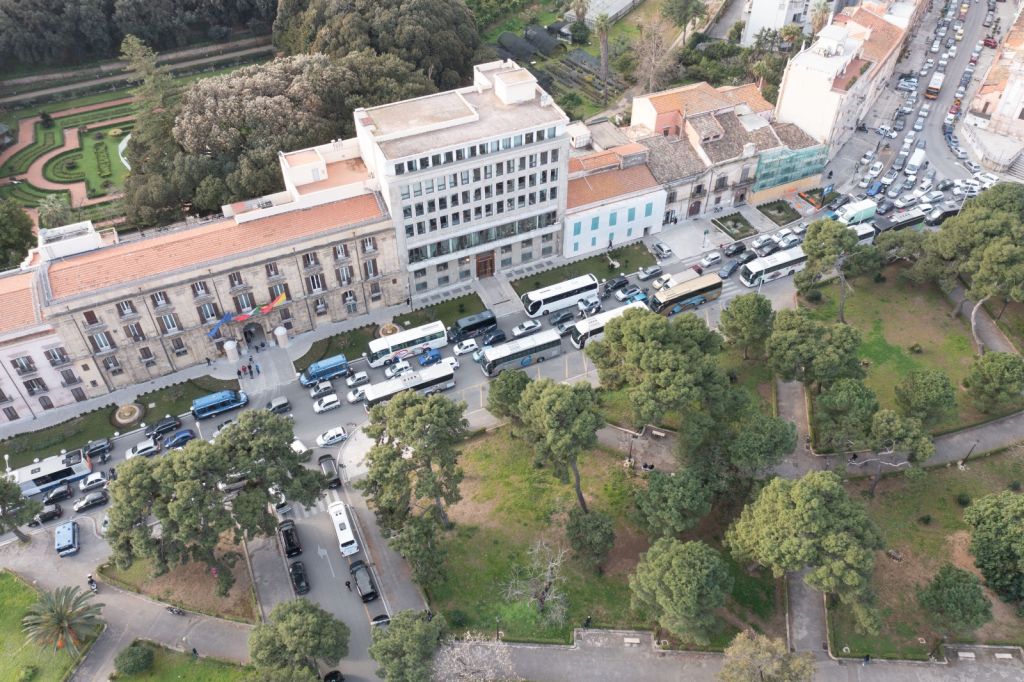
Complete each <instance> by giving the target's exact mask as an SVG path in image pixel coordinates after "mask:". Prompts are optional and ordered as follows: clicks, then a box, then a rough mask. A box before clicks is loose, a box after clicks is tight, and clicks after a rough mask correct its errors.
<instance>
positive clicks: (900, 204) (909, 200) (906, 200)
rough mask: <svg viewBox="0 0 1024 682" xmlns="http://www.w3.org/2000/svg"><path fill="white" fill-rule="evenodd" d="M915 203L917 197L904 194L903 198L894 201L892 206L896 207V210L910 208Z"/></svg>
mask: <svg viewBox="0 0 1024 682" xmlns="http://www.w3.org/2000/svg"><path fill="white" fill-rule="evenodd" d="M916 203H917V197H915V196H914V195H913V194H904V195H903V196H901V197H900V198H899V199H897V200H896V202H895V204H894V205H895V206H896V208H910V207H911V206H913V205H914V204H916Z"/></svg>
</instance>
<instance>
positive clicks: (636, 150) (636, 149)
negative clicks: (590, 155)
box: [608, 142, 647, 156]
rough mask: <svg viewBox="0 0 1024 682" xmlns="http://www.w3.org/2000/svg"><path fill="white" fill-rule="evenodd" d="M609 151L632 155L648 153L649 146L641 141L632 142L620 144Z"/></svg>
mask: <svg viewBox="0 0 1024 682" xmlns="http://www.w3.org/2000/svg"><path fill="white" fill-rule="evenodd" d="M608 151H610V152H615V153H616V154H618V155H619V156H631V155H632V154H646V153H647V147H645V146H643V145H642V144H640V143H639V142H630V143H628V144H620V145H619V146H618V147H612V148H611V149H609V150H608Z"/></svg>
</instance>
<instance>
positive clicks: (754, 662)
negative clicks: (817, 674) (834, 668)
mask: <svg viewBox="0 0 1024 682" xmlns="http://www.w3.org/2000/svg"><path fill="white" fill-rule="evenodd" d="M813 679H814V656H813V655H811V654H809V653H806V652H805V653H800V654H798V653H793V652H790V651H789V649H788V648H787V647H786V642H784V641H783V640H781V639H771V638H769V637H767V636H765V635H762V634H758V633H755V632H752V631H750V630H743V631H742V632H740V633H739V634H737V635H736V637H734V638H733V640H732V643H731V644H730V645H729V646H728V647H727V648H726V650H725V659H724V662H723V664H722V669H721V670H720V671H719V673H718V680H719V682H759V681H761V680H763V681H764V682H811V681H812V680H813Z"/></svg>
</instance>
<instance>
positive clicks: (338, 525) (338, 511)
mask: <svg viewBox="0 0 1024 682" xmlns="http://www.w3.org/2000/svg"><path fill="white" fill-rule="evenodd" d="M327 512H328V513H329V514H330V515H331V525H333V526H334V534H335V535H337V536H338V550H339V551H340V552H341V555H342V556H352V555H353V554H355V553H356V552H358V551H359V540H358V539H357V538H356V527H355V514H353V513H352V512H351V511H350V510H349V508H348V505H347V504H345V503H344V502H332V503H331V505H330V506H329V507H327Z"/></svg>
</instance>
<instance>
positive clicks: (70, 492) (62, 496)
mask: <svg viewBox="0 0 1024 682" xmlns="http://www.w3.org/2000/svg"><path fill="white" fill-rule="evenodd" d="M74 496H75V489H74V488H72V487H71V484H70V483H61V484H60V485H59V486H57V487H56V488H54V489H53V490H51V491H50V492H48V493H46V496H45V497H44V498H43V504H53V503H54V502H60V501H61V500H70V499H71V498H72V497H74Z"/></svg>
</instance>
